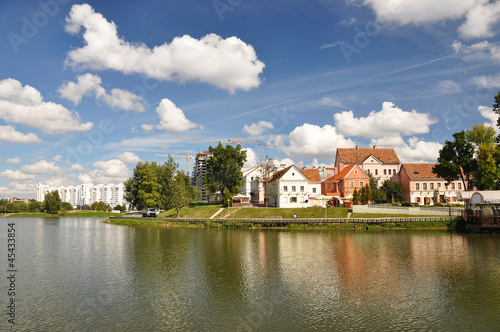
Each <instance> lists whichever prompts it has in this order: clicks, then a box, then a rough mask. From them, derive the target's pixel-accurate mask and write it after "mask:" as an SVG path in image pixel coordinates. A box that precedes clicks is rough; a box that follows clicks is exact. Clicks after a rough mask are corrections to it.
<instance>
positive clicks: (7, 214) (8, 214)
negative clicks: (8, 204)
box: [0, 213, 14, 218]
mask: <svg viewBox="0 0 500 332" xmlns="http://www.w3.org/2000/svg"><path fill="white" fill-rule="evenodd" d="M11 214H14V213H6V214H4V215H3V216H0V218H5V217H8V216H10V215H11Z"/></svg>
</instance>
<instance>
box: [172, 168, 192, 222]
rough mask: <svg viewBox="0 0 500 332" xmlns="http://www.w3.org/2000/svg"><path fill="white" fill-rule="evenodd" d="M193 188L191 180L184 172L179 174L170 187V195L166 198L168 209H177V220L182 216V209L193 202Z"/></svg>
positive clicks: (175, 176)
mask: <svg viewBox="0 0 500 332" xmlns="http://www.w3.org/2000/svg"><path fill="white" fill-rule="evenodd" d="M191 188H192V186H191V185H190V184H189V178H188V177H187V176H186V175H184V173H182V172H177V173H176V174H175V175H174V177H173V179H172V181H170V183H169V185H168V189H169V191H170V195H168V196H167V197H166V198H167V202H166V207H169V208H172V207H173V208H175V209H176V211H177V218H180V216H181V207H183V206H185V205H188V204H189V203H191V202H192V201H193V198H194V195H195V192H194V190H191Z"/></svg>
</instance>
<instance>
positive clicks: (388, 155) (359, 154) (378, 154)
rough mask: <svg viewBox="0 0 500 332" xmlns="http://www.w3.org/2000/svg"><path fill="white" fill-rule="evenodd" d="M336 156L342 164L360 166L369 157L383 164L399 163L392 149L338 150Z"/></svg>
mask: <svg viewBox="0 0 500 332" xmlns="http://www.w3.org/2000/svg"><path fill="white" fill-rule="evenodd" d="M337 155H338V157H339V158H340V160H339V161H340V162H341V163H343V164H362V163H363V162H364V161H365V160H366V159H368V158H369V157H370V156H374V157H375V158H377V159H378V160H380V161H381V162H382V163H384V164H399V163H401V162H400V161H399V158H398V155H397V154H396V151H394V149H393V148H375V147H374V148H338V149H337Z"/></svg>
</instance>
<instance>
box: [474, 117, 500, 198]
mask: <svg viewBox="0 0 500 332" xmlns="http://www.w3.org/2000/svg"><path fill="white" fill-rule="evenodd" d="M466 138H467V141H468V142H470V143H471V144H472V145H473V146H474V149H475V158H476V161H477V167H476V169H475V170H474V173H473V177H474V184H475V186H476V187H477V188H478V189H479V190H493V189H498V188H499V179H500V167H498V164H499V162H500V153H499V149H498V146H497V144H496V139H495V130H494V129H493V127H490V126H485V125H483V124H480V125H474V126H472V129H471V130H467V131H466Z"/></svg>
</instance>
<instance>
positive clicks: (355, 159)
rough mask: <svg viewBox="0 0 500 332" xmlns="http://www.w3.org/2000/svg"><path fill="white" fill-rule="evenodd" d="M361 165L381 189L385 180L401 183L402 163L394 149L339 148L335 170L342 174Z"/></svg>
mask: <svg viewBox="0 0 500 332" xmlns="http://www.w3.org/2000/svg"><path fill="white" fill-rule="evenodd" d="M350 165H359V166H360V167H361V169H362V170H363V172H365V173H366V174H369V175H371V177H372V178H373V179H374V180H375V181H376V182H377V186H378V187H380V186H381V185H382V184H383V183H384V181H385V180H387V179H392V180H394V181H396V182H398V183H401V179H400V176H399V172H400V169H401V162H400V161H399V158H398V156H397V154H396V152H395V151H394V149H393V148H377V147H376V146H374V147H373V148H360V147H359V146H356V147H355V148H338V149H337V153H336V155H335V168H336V170H337V171H338V172H342V170H343V168H344V167H347V166H350Z"/></svg>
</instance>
